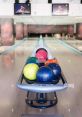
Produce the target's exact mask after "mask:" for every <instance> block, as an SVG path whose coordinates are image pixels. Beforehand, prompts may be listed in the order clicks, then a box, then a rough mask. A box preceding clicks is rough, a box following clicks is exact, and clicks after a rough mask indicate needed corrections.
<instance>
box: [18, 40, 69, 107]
mask: <svg viewBox="0 0 82 117" xmlns="http://www.w3.org/2000/svg"><path fill="white" fill-rule="evenodd" d="M38 48H45V49H46V50H47V51H48V59H51V58H53V57H52V55H51V52H50V51H49V49H48V48H47V46H46V44H45V43H44V41H43V38H40V40H39V42H38V45H37V47H36V48H35V49H34V51H33V53H32V56H35V53H36V50H37V49H38ZM16 85H17V87H18V88H19V89H21V90H24V91H26V92H27V96H26V99H25V102H26V104H27V105H29V106H31V107H34V108H39V109H44V108H49V107H53V106H54V105H56V104H57V102H58V98H57V95H56V92H58V91H63V90H65V89H67V88H68V83H67V81H66V78H65V76H64V74H63V72H62V73H61V75H60V78H59V80H58V81H52V82H49V83H45V84H43V83H38V82H37V81H33V82H29V81H26V80H25V77H24V75H23V70H22V73H21V75H20V77H19V80H18V82H17V84H16ZM31 93H33V94H35V97H34V96H30V94H31ZM50 93H53V96H52V97H53V99H52V97H50V98H49V97H48V95H49V96H51V94H50Z"/></svg>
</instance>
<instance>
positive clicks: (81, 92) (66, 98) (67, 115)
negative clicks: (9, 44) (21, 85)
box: [0, 38, 82, 117]
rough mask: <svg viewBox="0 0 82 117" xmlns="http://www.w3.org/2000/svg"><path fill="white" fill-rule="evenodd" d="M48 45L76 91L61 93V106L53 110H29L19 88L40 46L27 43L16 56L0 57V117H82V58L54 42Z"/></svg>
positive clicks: (5, 55) (34, 42)
mask: <svg viewBox="0 0 82 117" xmlns="http://www.w3.org/2000/svg"><path fill="white" fill-rule="evenodd" d="M45 42H46V44H47V45H48V46H49V48H50V49H51V52H52V54H53V56H54V57H56V58H57V59H58V61H59V64H60V66H61V68H62V71H63V73H64V75H65V77H66V79H67V81H68V83H69V84H73V85H74V87H71V88H68V89H67V90H65V91H63V92H57V96H58V104H57V105H56V106H54V107H52V108H48V109H43V110H40V109H34V108H31V107H29V106H27V105H26V103H25V97H26V92H23V91H21V90H19V89H17V88H16V82H17V80H18V78H19V76H20V73H21V71H22V68H23V65H24V63H25V61H26V59H27V57H28V56H30V54H31V52H32V50H33V48H34V47H35V45H36V43H37V40H29V41H28V40H27V41H25V42H24V43H23V44H22V45H21V46H19V47H17V48H16V49H15V50H13V51H12V52H9V53H7V54H4V55H0V117H21V116H22V115H23V114H32V115H42V116H43V115H54V117H55V115H60V116H59V117H62V115H63V116H64V117H81V115H82V99H81V97H82V70H81V69H82V56H81V55H78V54H74V53H72V52H71V51H70V50H69V49H68V48H66V47H64V45H62V44H60V43H58V41H57V40H56V41H55V40H53V39H52V38H51V39H50V40H49V39H48V40H46V41H45ZM28 117H29V116H28ZM38 117H39V116H38Z"/></svg>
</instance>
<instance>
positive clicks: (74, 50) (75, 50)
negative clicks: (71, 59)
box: [57, 40, 82, 55]
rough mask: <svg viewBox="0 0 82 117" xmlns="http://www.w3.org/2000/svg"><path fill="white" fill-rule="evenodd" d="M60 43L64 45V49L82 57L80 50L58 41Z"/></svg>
mask: <svg viewBox="0 0 82 117" xmlns="http://www.w3.org/2000/svg"><path fill="white" fill-rule="evenodd" d="M57 42H58V43H60V44H62V45H63V46H64V47H66V48H68V49H69V50H70V51H72V52H73V53H75V54H79V55H82V52H80V51H79V50H78V49H76V48H74V47H73V46H71V45H69V44H68V43H66V42H65V41H62V40H57Z"/></svg>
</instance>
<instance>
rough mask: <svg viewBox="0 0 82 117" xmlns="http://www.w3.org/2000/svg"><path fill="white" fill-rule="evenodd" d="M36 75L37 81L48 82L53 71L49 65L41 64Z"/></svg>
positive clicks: (51, 78)
mask: <svg viewBox="0 0 82 117" xmlns="http://www.w3.org/2000/svg"><path fill="white" fill-rule="evenodd" d="M36 76H37V81H38V82H40V83H41V82H42V83H49V82H51V81H52V80H53V78H54V73H53V71H52V70H51V69H50V68H49V67H46V66H42V67H40V68H39V70H38V72H37V75H36Z"/></svg>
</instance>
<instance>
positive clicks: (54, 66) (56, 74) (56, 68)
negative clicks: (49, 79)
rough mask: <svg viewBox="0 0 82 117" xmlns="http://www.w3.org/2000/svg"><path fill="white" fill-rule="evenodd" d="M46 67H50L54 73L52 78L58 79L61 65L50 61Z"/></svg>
mask: <svg viewBox="0 0 82 117" xmlns="http://www.w3.org/2000/svg"><path fill="white" fill-rule="evenodd" d="M48 67H49V68H51V69H52V71H53V73H54V80H59V79H60V75H61V67H60V66H59V65H58V64H55V63H50V64H49V65H48Z"/></svg>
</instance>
